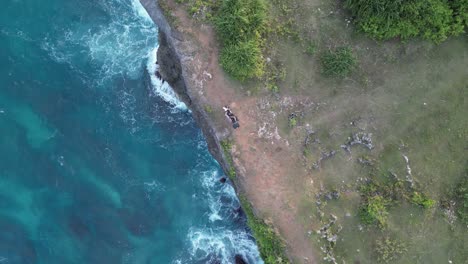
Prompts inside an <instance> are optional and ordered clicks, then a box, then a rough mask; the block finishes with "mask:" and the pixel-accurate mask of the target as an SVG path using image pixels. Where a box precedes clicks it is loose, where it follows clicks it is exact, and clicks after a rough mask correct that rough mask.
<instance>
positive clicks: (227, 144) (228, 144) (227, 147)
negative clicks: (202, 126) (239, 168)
mask: <svg viewBox="0 0 468 264" xmlns="http://www.w3.org/2000/svg"><path fill="white" fill-rule="evenodd" d="M220 143H221V147H222V148H223V152H224V157H225V158H226V159H227V163H228V165H229V171H228V176H229V178H230V179H231V180H233V179H234V178H236V169H235V168H234V161H233V160H232V155H231V150H232V141H230V140H228V139H225V140H221V142H220Z"/></svg>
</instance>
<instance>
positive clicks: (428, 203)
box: [411, 192, 435, 209]
mask: <svg viewBox="0 0 468 264" xmlns="http://www.w3.org/2000/svg"><path fill="white" fill-rule="evenodd" d="M411 202H412V203H414V204H417V205H419V206H422V207H424V208H426V209H428V208H431V207H433V206H434V204H435V201H434V200H432V199H429V198H427V197H426V195H424V194H421V193H419V192H414V193H413V196H412V197H411Z"/></svg>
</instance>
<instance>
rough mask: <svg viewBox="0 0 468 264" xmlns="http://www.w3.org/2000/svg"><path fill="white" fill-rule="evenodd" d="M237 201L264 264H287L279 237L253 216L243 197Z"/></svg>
mask: <svg viewBox="0 0 468 264" xmlns="http://www.w3.org/2000/svg"><path fill="white" fill-rule="evenodd" d="M239 199H240V201H241V205H242V209H244V212H245V214H246V215H247V224H248V226H249V227H250V229H251V230H252V233H253V235H254V237H255V240H256V242H257V245H258V248H259V250H260V255H261V256H262V259H263V261H265V263H266V264H289V263H290V262H289V259H288V257H287V256H286V254H285V247H284V242H283V240H282V239H281V237H280V236H279V235H278V234H277V233H276V232H275V231H274V230H273V228H272V227H271V226H269V225H268V224H266V223H265V222H264V221H263V220H262V219H260V218H258V217H257V216H255V214H254V212H253V209H252V206H251V205H250V203H249V202H248V201H247V199H246V198H245V197H243V196H240V197H239Z"/></svg>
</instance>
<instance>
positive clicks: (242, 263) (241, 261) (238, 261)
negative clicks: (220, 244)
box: [235, 254, 247, 264]
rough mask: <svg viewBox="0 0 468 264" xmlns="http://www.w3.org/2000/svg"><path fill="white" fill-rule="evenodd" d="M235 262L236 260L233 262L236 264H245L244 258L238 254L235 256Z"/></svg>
mask: <svg viewBox="0 0 468 264" xmlns="http://www.w3.org/2000/svg"><path fill="white" fill-rule="evenodd" d="M235 260H236V262H235V263H236V264H247V261H245V260H244V258H243V257H242V256H241V255H239V254H237V255H236V256H235Z"/></svg>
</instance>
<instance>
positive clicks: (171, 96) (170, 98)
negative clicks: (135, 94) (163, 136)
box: [146, 47, 187, 110]
mask: <svg viewBox="0 0 468 264" xmlns="http://www.w3.org/2000/svg"><path fill="white" fill-rule="evenodd" d="M157 51H158V47H156V48H154V49H153V50H151V52H150V53H149V55H148V62H147V64H146V69H147V70H148V74H149V76H150V78H151V84H152V85H153V89H154V92H155V93H156V95H158V96H159V97H161V98H162V99H163V100H164V101H166V102H168V103H169V104H170V105H172V106H173V107H174V108H175V109H178V110H187V106H186V105H185V104H184V103H183V102H182V101H181V100H180V99H179V98H178V97H177V94H176V93H175V92H174V90H173V89H172V88H171V86H169V84H168V83H167V82H164V83H163V81H162V80H160V79H158V78H157V77H156V75H155V73H156V71H157V70H158V67H159V66H158V65H157V64H156V60H157V58H156V54H157Z"/></svg>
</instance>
